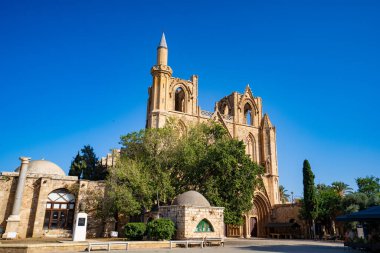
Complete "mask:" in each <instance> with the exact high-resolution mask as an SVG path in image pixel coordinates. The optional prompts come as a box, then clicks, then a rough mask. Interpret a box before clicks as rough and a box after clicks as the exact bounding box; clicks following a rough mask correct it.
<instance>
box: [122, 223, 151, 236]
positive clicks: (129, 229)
mask: <svg viewBox="0 0 380 253" xmlns="http://www.w3.org/2000/svg"><path fill="white" fill-rule="evenodd" d="M145 232H146V225H145V223H143V222H129V223H128V224H126V225H125V227H124V233H125V236H126V237H127V238H128V239H130V240H142V239H143V236H144V235H145Z"/></svg>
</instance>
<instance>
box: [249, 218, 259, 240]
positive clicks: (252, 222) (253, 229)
mask: <svg viewBox="0 0 380 253" xmlns="http://www.w3.org/2000/svg"><path fill="white" fill-rule="evenodd" d="M249 227H250V230H251V231H250V233H251V237H257V218H256V217H251V218H250V220H249Z"/></svg>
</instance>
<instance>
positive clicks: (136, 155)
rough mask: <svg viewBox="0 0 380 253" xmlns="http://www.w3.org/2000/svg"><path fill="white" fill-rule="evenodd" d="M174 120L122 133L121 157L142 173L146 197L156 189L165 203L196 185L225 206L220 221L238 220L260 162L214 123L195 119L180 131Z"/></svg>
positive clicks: (248, 202)
mask: <svg viewBox="0 0 380 253" xmlns="http://www.w3.org/2000/svg"><path fill="white" fill-rule="evenodd" d="M177 126H178V124H177V122H176V121H175V120H169V121H168V122H167V124H166V125H165V127H163V128H159V129H145V130H141V131H139V132H134V133H130V134H127V135H125V136H122V138H121V144H122V145H123V148H122V157H124V158H126V159H129V161H131V162H132V161H134V162H135V163H138V164H139V166H140V171H144V174H145V175H148V178H147V181H148V182H149V183H147V184H148V185H149V186H151V188H152V189H154V190H151V191H150V193H149V194H150V196H151V200H152V202H153V200H154V199H155V198H156V196H157V195H159V202H160V203H164V204H169V203H170V202H171V200H172V199H173V198H174V197H175V196H176V195H178V194H180V193H183V192H185V191H188V190H196V191H199V192H200V193H201V194H203V195H204V196H205V197H206V198H207V199H208V200H209V201H210V202H211V204H212V205H215V206H223V207H225V223H226V224H241V222H242V217H241V214H242V213H243V212H245V211H248V210H250V209H251V208H252V198H253V192H254V189H255V187H257V186H260V185H261V179H260V177H259V175H260V174H262V172H263V170H262V168H261V167H259V166H258V165H257V164H255V163H253V162H252V161H251V160H250V158H249V157H248V156H247V155H246V154H245V146H244V143H243V142H242V141H238V140H236V139H231V138H230V137H229V136H228V133H227V131H226V130H225V129H224V128H223V127H222V126H221V125H220V124H217V123H203V124H198V125H196V126H194V127H191V128H190V129H189V131H188V132H187V133H186V134H182V135H181V131H179V129H178V128H177ZM121 184H124V182H119V183H118V185H121ZM128 187H129V188H130V187H131V186H130V185H129V186H125V188H128ZM136 187H137V186H136ZM154 191H156V192H154ZM136 192H138V191H136ZM149 194H148V195H149ZM137 202H138V200H136V203H137ZM122 203H124V204H125V205H126V203H125V202H124V201H122V202H120V204H122ZM146 203H148V202H146ZM144 206H145V205H144ZM146 207H148V206H146ZM120 208H121V206H120Z"/></svg>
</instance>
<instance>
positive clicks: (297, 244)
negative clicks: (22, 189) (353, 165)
mask: <svg viewBox="0 0 380 253" xmlns="http://www.w3.org/2000/svg"><path fill="white" fill-rule="evenodd" d="M94 252H107V251H94ZM111 252H114V253H121V252H127V251H125V250H112V251H111ZM128 252H138V253H148V252H149V253H152V252H153V253H155V252H156V253H170V252H171V253H179V252H184V253H185V252H186V253H197V252H199V253H208V252H210V253H211V252H217V253H243V252H252V253H320V252H321V253H325V252H326V253H357V252H359V251H355V250H351V249H348V248H345V247H344V246H343V243H341V242H326V241H310V240H271V239H228V240H227V241H226V245H225V247H216V246H213V247H206V248H203V249H202V248H200V247H198V246H197V247H192V248H188V249H185V248H174V249H172V250H170V249H135V250H132V249H131V250H128Z"/></svg>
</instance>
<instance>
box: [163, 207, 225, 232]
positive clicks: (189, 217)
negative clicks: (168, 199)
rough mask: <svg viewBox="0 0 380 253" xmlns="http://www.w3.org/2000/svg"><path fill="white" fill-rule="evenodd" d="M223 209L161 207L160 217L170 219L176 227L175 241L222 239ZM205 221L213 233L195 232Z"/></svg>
mask: <svg viewBox="0 0 380 253" xmlns="http://www.w3.org/2000/svg"><path fill="white" fill-rule="evenodd" d="M223 211H224V208H223V207H188V206H177V205H172V206H161V207H160V217H161V218H169V219H171V220H172V221H173V222H174V223H175V224H176V227H177V231H176V239H191V238H203V237H218V238H220V237H224V223H223V219H224V217H223ZM204 219H207V220H208V221H209V222H210V224H212V226H213V228H214V231H213V232H197V231H195V229H196V227H197V225H198V224H199V222H201V221H202V220H204Z"/></svg>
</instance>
